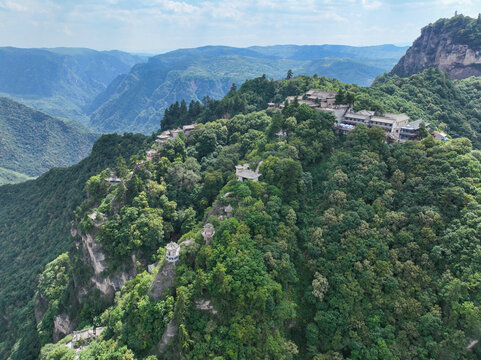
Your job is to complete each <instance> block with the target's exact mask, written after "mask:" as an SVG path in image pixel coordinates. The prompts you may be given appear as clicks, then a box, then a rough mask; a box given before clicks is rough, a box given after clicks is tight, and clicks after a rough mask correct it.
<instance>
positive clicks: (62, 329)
mask: <svg viewBox="0 0 481 360" xmlns="http://www.w3.org/2000/svg"><path fill="white" fill-rule="evenodd" d="M73 327H74V326H73V324H72V322H71V321H70V317H69V316H68V314H60V315H58V316H56V317H55V319H53V341H54V342H57V341H59V340H60V339H61V338H63V337H64V336H65V335H68V334H70V333H71V332H72V330H73Z"/></svg>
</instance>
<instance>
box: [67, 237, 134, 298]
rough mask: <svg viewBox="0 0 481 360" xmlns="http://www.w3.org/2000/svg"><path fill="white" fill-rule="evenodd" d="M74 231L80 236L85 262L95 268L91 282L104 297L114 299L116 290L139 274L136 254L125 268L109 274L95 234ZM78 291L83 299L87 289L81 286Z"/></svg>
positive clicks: (80, 245)
mask: <svg viewBox="0 0 481 360" xmlns="http://www.w3.org/2000/svg"><path fill="white" fill-rule="evenodd" d="M72 233H74V234H76V235H78V236H79V237H80V243H79V247H81V249H82V253H83V262H84V263H85V264H87V265H89V266H90V267H91V269H92V270H93V275H92V276H91V277H90V281H89V284H90V285H91V286H93V287H94V288H95V289H98V290H99V291H100V293H101V294H102V296H103V297H104V298H107V299H108V300H113V298H114V296H115V292H116V291H119V290H120V289H121V288H122V286H123V285H124V284H125V283H126V282H127V281H128V280H130V279H132V278H133V277H134V276H135V275H136V274H137V271H136V266H135V265H136V262H137V259H136V256H135V255H132V262H131V264H126V265H125V267H124V270H122V271H116V272H113V273H109V274H107V271H106V270H107V260H106V256H105V253H104V252H103V249H102V244H100V243H99V242H97V241H96V240H95V236H94V235H93V234H91V233H86V234H82V233H81V232H80V231H78V230H75V231H73V232H72ZM77 293H78V297H79V301H81V297H82V294H84V293H86V292H85V289H82V288H79V289H78V291H77Z"/></svg>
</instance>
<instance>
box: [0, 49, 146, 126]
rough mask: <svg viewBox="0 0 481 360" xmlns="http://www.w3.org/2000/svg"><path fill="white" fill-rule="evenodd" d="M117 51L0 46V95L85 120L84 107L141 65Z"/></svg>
mask: <svg viewBox="0 0 481 360" xmlns="http://www.w3.org/2000/svg"><path fill="white" fill-rule="evenodd" d="M144 59H145V58H144V57H142V56H137V55H132V54H128V53H125V52H121V51H95V50H91V49H83V48H54V49H19V48H13V47H3V48H0V94H3V95H4V96H8V97H11V98H14V99H16V100H18V101H20V102H22V103H25V104H27V105H30V106H33V107H35V108H36V109H39V110H42V111H45V112H47V113H49V114H50V115H52V116H56V117H65V118H69V119H72V120H77V121H80V122H83V123H87V122H88V118H87V116H86V115H85V112H84V108H85V107H86V106H87V105H89V104H90V103H91V102H92V100H93V99H94V98H95V97H96V96H97V95H98V94H99V93H101V92H102V91H104V90H105V89H106V87H107V86H108V85H109V84H110V82H111V81H112V80H113V79H114V78H115V77H117V76H118V75H120V74H123V73H126V72H128V71H129V70H130V69H131V67H132V66H133V65H134V64H136V63H139V62H141V61H143V60H144Z"/></svg>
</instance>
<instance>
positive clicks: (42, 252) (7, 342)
mask: <svg viewBox="0 0 481 360" xmlns="http://www.w3.org/2000/svg"><path fill="white" fill-rule="evenodd" d="M144 141H145V137H144V136H142V135H127V136H124V137H121V136H118V135H103V136H102V137H101V138H100V139H99V140H97V142H96V143H95V144H94V146H93V149H92V153H91V154H90V156H89V157H87V158H86V159H84V160H82V161H81V162H80V163H79V164H76V165H74V166H71V167H69V168H56V169H52V170H50V171H48V172H47V173H46V174H44V175H42V176H40V177H39V178H38V179H36V180H33V181H27V182H25V183H22V184H16V185H4V186H0V203H1V206H0V247H1V248H2V251H0V333H2V334H3V335H2V336H0V359H6V358H7V357H8V354H10V353H13V354H15V356H16V357H15V358H16V359H36V358H37V353H38V350H39V348H38V346H39V344H38V339H37V336H36V335H35V334H36V324H35V318H34V315H33V302H32V297H33V294H34V290H35V286H36V285H37V280H38V274H39V272H40V271H41V269H42V268H43V266H44V265H45V264H46V263H47V262H49V261H51V260H52V259H54V258H55V257H56V256H57V255H58V254H60V253H61V252H63V251H67V250H68V249H70V248H71V246H72V241H71V239H70V221H71V220H72V218H73V211H74V210H75V209H76V207H77V206H79V205H80V203H81V202H82V200H83V198H84V196H85V191H84V189H85V182H86V181H87V179H88V178H89V177H90V176H92V175H94V174H96V173H97V172H99V171H101V170H103V169H104V168H106V167H114V166H115V164H116V161H117V158H118V157H122V158H125V159H126V160H128V159H129V158H130V156H131V155H133V154H135V153H137V152H138V151H139V150H140V149H141V147H142V144H143V142H144ZM17 338H18V339H22V341H20V342H19V343H18V344H17V346H16V347H14V346H13V345H14V343H15V341H16V339H17Z"/></svg>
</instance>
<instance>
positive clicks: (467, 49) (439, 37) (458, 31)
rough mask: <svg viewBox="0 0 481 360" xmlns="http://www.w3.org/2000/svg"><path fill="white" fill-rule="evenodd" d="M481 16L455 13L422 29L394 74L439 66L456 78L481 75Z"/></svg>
mask: <svg viewBox="0 0 481 360" xmlns="http://www.w3.org/2000/svg"><path fill="white" fill-rule="evenodd" d="M480 35H481V18H480V17H478V18H477V19H473V18H470V17H468V16H463V15H456V16H454V17H452V18H450V19H440V20H438V21H436V22H435V23H434V24H430V25H428V26H426V27H424V28H423V29H422V30H421V36H420V37H419V38H417V39H416V41H414V43H413V45H412V46H411V47H410V48H409V49H408V51H407V52H406V54H405V55H404V56H403V57H402V58H401V60H399V63H398V64H397V65H396V66H395V67H394V68H393V69H392V71H391V74H396V75H399V76H410V75H412V74H415V73H418V72H421V71H423V70H424V69H427V68H429V67H438V68H439V69H441V70H443V71H445V72H447V73H448V74H449V76H450V77H451V78H453V79H464V78H467V77H470V76H480V75H481V41H480V37H481V36H480Z"/></svg>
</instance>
